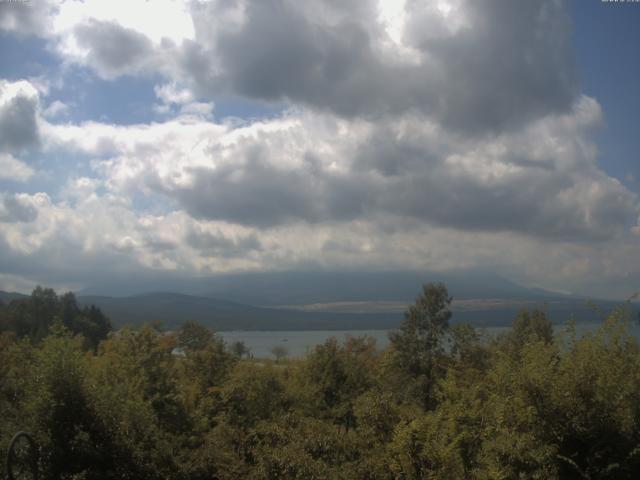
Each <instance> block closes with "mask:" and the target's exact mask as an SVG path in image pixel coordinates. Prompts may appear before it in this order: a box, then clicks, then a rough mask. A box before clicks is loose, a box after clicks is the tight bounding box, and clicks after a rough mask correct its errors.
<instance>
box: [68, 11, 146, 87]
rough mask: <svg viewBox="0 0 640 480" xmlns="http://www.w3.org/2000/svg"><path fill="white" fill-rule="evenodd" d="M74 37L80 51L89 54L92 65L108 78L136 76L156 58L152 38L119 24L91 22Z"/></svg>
mask: <svg viewBox="0 0 640 480" xmlns="http://www.w3.org/2000/svg"><path fill="white" fill-rule="evenodd" d="M74 33H75V36H76V39H77V41H78V43H79V45H80V47H81V48H86V49H88V50H89V56H88V59H87V60H88V62H89V64H91V65H92V66H93V67H94V68H96V69H97V70H98V71H99V72H100V73H101V74H103V75H105V76H107V77H113V76H117V75H122V74H131V73H135V72H137V71H139V70H141V69H142V68H143V67H144V66H145V65H146V64H148V63H149V62H150V61H151V60H152V59H153V56H154V50H153V44H152V43H151V40H149V38H147V37H146V36H145V35H143V34H141V33H139V32H137V31H135V30H132V29H129V28H125V27H123V26H121V25H119V24H118V23H115V22H107V21H99V20H96V19H90V20H89V21H88V22H87V23H84V24H80V25H78V26H76V27H75V31H74Z"/></svg>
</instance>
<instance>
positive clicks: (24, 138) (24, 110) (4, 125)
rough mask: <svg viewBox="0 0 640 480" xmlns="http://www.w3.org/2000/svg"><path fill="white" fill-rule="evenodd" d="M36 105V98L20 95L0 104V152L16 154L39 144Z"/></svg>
mask: <svg viewBox="0 0 640 480" xmlns="http://www.w3.org/2000/svg"><path fill="white" fill-rule="evenodd" d="M1 93H2V85H1V84H0V94H1ZM37 104H38V101H37V97H35V96H25V95H21V94H20V93H18V94H17V95H15V96H14V97H12V98H10V99H8V101H6V102H5V103H4V104H0V151H2V150H4V151H8V152H17V151H21V150H24V149H27V148H30V147H34V146H36V145H37V144H38V143H39V135H38V122H37V120H36V109H37Z"/></svg>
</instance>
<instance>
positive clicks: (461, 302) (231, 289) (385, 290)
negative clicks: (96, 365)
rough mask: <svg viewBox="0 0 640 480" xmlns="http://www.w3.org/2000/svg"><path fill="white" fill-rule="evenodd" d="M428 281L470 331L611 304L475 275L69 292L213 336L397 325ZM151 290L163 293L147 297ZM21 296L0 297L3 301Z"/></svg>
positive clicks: (331, 277)
mask: <svg viewBox="0 0 640 480" xmlns="http://www.w3.org/2000/svg"><path fill="white" fill-rule="evenodd" d="M432 281H441V282H443V283H445V284H446V285H447V287H448V289H449V292H450V294H451V295H452V296H453V298H454V302H453V304H452V310H453V312H454V316H453V322H454V323H455V322H469V323H471V324H473V325H477V326H496V325H508V324H510V323H511V321H512V320H513V318H514V316H515V315H516V314H517V312H518V311H520V310H522V309H523V308H535V307H539V308H544V309H545V310H546V311H547V313H548V315H549V316H550V317H551V319H552V321H554V322H555V323H562V322H565V321H566V320H568V319H569V318H570V317H572V316H573V317H574V318H575V319H576V321H579V322H580V321H582V322H592V321H597V320H601V319H602V318H604V316H606V313H607V312H608V311H610V310H611V309H612V308H614V307H615V306H616V305H618V304H619V302H611V301H595V302H592V303H590V302H589V301H588V300H587V299H584V298H581V297H578V296H572V295H565V294H561V293H556V292H549V291H546V290H542V289H537V288H528V287H524V286H521V285H518V284H516V283H514V282H511V281H509V280H507V279H505V278H503V277H501V276H499V275H496V274H493V273H487V272H481V271H454V272H445V273H440V272H370V273H362V272H360V273H353V272H285V273H254V274H249V273H247V274H232V275H220V276H216V277H211V278H203V279H195V280H194V279H189V280H186V281H184V282H176V281H174V282H168V281H166V280H162V281H161V280H150V281H147V282H138V283H136V284H135V285H134V284H132V285H126V282H125V283H122V284H119V285H117V286H116V285H112V286H108V285H103V286H94V287H90V288H87V289H85V290H82V291H79V292H77V298H78V302H79V303H80V304H82V305H90V304H93V305H96V306H98V307H100V308H101V309H102V310H103V312H104V313H105V314H106V315H107V316H109V318H111V319H112V322H113V323H114V325H116V326H119V325H124V324H141V323H144V322H161V323H162V325H163V326H164V327H165V328H169V329H172V328H176V327H178V326H179V325H181V324H182V323H183V322H184V321H187V320H193V321H197V322H200V323H203V324H205V325H207V326H210V327H211V328H213V329H215V330H219V331H226V330H358V329H387V328H395V327H397V326H398V325H399V324H400V322H401V321H402V318H403V315H402V312H403V311H404V309H405V308H406V306H407V305H409V304H410V303H412V302H413V301H414V300H415V297H416V296H417V295H418V294H419V292H420V288H421V285H422V284H424V283H427V282H432ZM157 286H165V287H168V288H171V290H167V291H151V292H150V290H151V289H153V287H157ZM145 290H146V291H145ZM176 290H178V291H176ZM98 292H100V293H102V294H98ZM121 292H132V294H129V295H118V293H121ZM22 296H23V295H21V294H18V293H7V292H0V300H2V301H4V302H5V303H6V302H8V301H10V300H12V299H15V298H20V297H22ZM594 304H597V305H598V307H597V308H596V307H594ZM636 310H637V307H636ZM635 314H636V313H635V312H634V315H635Z"/></svg>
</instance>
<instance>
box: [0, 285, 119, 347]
mask: <svg viewBox="0 0 640 480" xmlns="http://www.w3.org/2000/svg"><path fill="white" fill-rule="evenodd" d="M56 322H60V323H61V324H62V325H64V326H65V327H66V328H67V329H69V331H70V332H72V333H73V334H79V335H82V336H83V337H84V345H85V347H87V348H93V349H95V348H97V346H98V344H99V343H100V342H101V341H102V340H104V339H105V338H107V335H108V333H109V332H110V331H111V322H110V321H109V319H108V318H107V317H106V316H105V315H104V314H103V313H102V312H101V311H100V309H99V308H97V307H95V306H93V305H91V306H88V307H84V308H80V307H79V306H78V304H77V302H76V298H75V296H74V294H73V293H71V292H68V293H65V294H64V295H61V296H59V297H58V296H57V295H56V292H54V291H53V290H52V289H50V288H42V287H36V288H35V289H34V290H33V292H32V293H31V296H30V297H28V298H26V299H22V300H13V301H12V302H11V303H9V305H0V332H1V331H8V332H13V333H14V334H15V335H16V336H17V337H19V338H23V337H25V338H29V339H30V340H31V341H32V342H36V343H37V342H39V341H41V340H42V339H43V338H45V337H46V336H47V335H48V334H49V333H50V330H51V328H52V326H53V325H54V324H55V323H56Z"/></svg>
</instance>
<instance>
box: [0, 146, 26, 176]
mask: <svg viewBox="0 0 640 480" xmlns="http://www.w3.org/2000/svg"><path fill="white" fill-rule="evenodd" d="M33 173H34V171H33V169H32V168H31V167H30V166H29V165H27V164H25V163H23V162H21V161H20V160H18V159H17V158H14V157H12V156H11V155H9V154H7V153H0V179H4V180H15V181H17V182H26V181H27V180H29V179H30V178H31V177H32V176H33Z"/></svg>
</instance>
